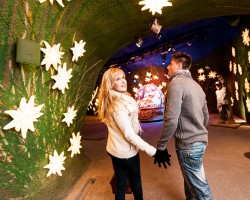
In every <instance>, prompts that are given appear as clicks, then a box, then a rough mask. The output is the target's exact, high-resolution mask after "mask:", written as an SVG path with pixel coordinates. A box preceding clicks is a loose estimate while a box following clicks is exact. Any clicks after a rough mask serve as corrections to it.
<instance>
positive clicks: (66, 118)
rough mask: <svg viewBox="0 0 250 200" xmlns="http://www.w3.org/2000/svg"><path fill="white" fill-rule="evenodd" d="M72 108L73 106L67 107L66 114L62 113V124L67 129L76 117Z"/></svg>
mask: <svg viewBox="0 0 250 200" xmlns="http://www.w3.org/2000/svg"><path fill="white" fill-rule="evenodd" d="M74 108H75V106H72V107H68V112H66V113H63V115H64V119H63V120H62V122H66V123H67V126H68V127H69V126H70V124H72V123H73V119H74V118H75V116H76V112H77V110H74Z"/></svg>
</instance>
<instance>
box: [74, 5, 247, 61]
mask: <svg viewBox="0 0 250 200" xmlns="http://www.w3.org/2000/svg"><path fill="white" fill-rule="evenodd" d="M139 1H140V0H109V1H104V0H102V1H94V0H93V1H82V4H79V9H81V13H82V16H79V20H77V23H78V26H79V27H82V28H80V31H81V32H82V34H83V35H85V36H86V37H88V40H91V41H93V42H92V45H95V46H98V47H99V49H98V50H97V51H98V55H99V56H101V57H102V58H103V61H104V63H106V62H107V61H108V60H109V59H111V58H112V57H113V56H114V55H115V54H116V53H117V52H118V51H119V50H121V49H122V48H124V47H127V45H129V44H131V43H133V42H134V41H135V37H136V36H138V35H142V36H143V37H144V38H146V37H150V36H152V32H151V31H150V30H149V23H150V22H151V21H152V18H153V17H158V18H159V20H160V24H161V25H162V27H163V28H162V29H164V30H165V29H171V28H172V33H171V34H172V35H171V38H172V36H173V35H175V34H177V35H179V34H178V33H177V32H175V30H174V29H173V28H174V27H178V26H179V27H180V26H182V25H183V24H188V23H191V22H195V21H200V20H201V21H204V20H206V19H210V18H215V17H221V16H234V15H244V14H249V13H250V1H243V0H235V1H228V0H217V1H215V0H196V1H195V2H194V1H193V0H181V1H178V0H170V2H171V3H172V4H173V6H172V7H164V8H163V9H162V15H160V14H158V13H156V14H155V15H154V16H153V15H152V13H150V12H149V11H148V10H145V11H141V8H142V6H141V5H139V4H138V3H139ZM234 19H236V18H232V19H229V20H234ZM201 21H200V22H201ZM205 23H207V22H203V25H204V26H205ZM195 26H196V27H197V28H201V27H199V23H197V24H196V25H195ZM86 27H88V28H86ZM189 28H191V27H189V26H187V25H186V26H183V27H182V28H181V29H180V28H179V29H177V31H182V32H183V33H184V32H185V34H186V33H187V32H188V30H189ZM201 29H202V28H201ZM78 31H79V30H78ZM168 34H169V32H168ZM155 41H156V40H155ZM155 43H156V44H154V42H152V41H151V42H148V44H150V48H153V46H154V45H159V42H158V41H156V42H155ZM127 50H128V49H127ZM144 50H145V49H144ZM136 51H137V49H131V50H129V52H126V53H127V54H131V55H132V54H136V53H138V52H139V51H142V50H141V49H138V52H136ZM123 53H124V52H123ZM116 56H117V55H116ZM119 56H120V57H122V56H124V54H122V53H121V54H120V55H118V57H119ZM116 59H117V57H114V58H113V60H112V59H111V60H110V63H112V62H114V60H116ZM119 59H120V58H119Z"/></svg>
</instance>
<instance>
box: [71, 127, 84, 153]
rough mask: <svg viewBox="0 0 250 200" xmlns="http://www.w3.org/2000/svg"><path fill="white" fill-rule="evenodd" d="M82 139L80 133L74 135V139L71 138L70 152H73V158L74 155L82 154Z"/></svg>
mask: <svg viewBox="0 0 250 200" xmlns="http://www.w3.org/2000/svg"><path fill="white" fill-rule="evenodd" d="M81 137H82V136H80V132H78V133H77V135H75V133H72V138H70V144H71V146H70V147H69V149H68V151H71V157H73V156H74V154H80V148H82V146H81Z"/></svg>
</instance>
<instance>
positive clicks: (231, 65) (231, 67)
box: [229, 61, 233, 72]
mask: <svg viewBox="0 0 250 200" xmlns="http://www.w3.org/2000/svg"><path fill="white" fill-rule="evenodd" d="M232 70H233V64H232V61H230V62H229V71H230V72H231V71H232Z"/></svg>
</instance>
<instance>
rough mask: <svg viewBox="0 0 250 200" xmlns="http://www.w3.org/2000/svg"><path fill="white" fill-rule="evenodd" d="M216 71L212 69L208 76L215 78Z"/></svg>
mask: <svg viewBox="0 0 250 200" xmlns="http://www.w3.org/2000/svg"><path fill="white" fill-rule="evenodd" d="M216 74H217V73H216V72H214V71H211V72H209V74H208V77H209V78H215V77H216Z"/></svg>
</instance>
